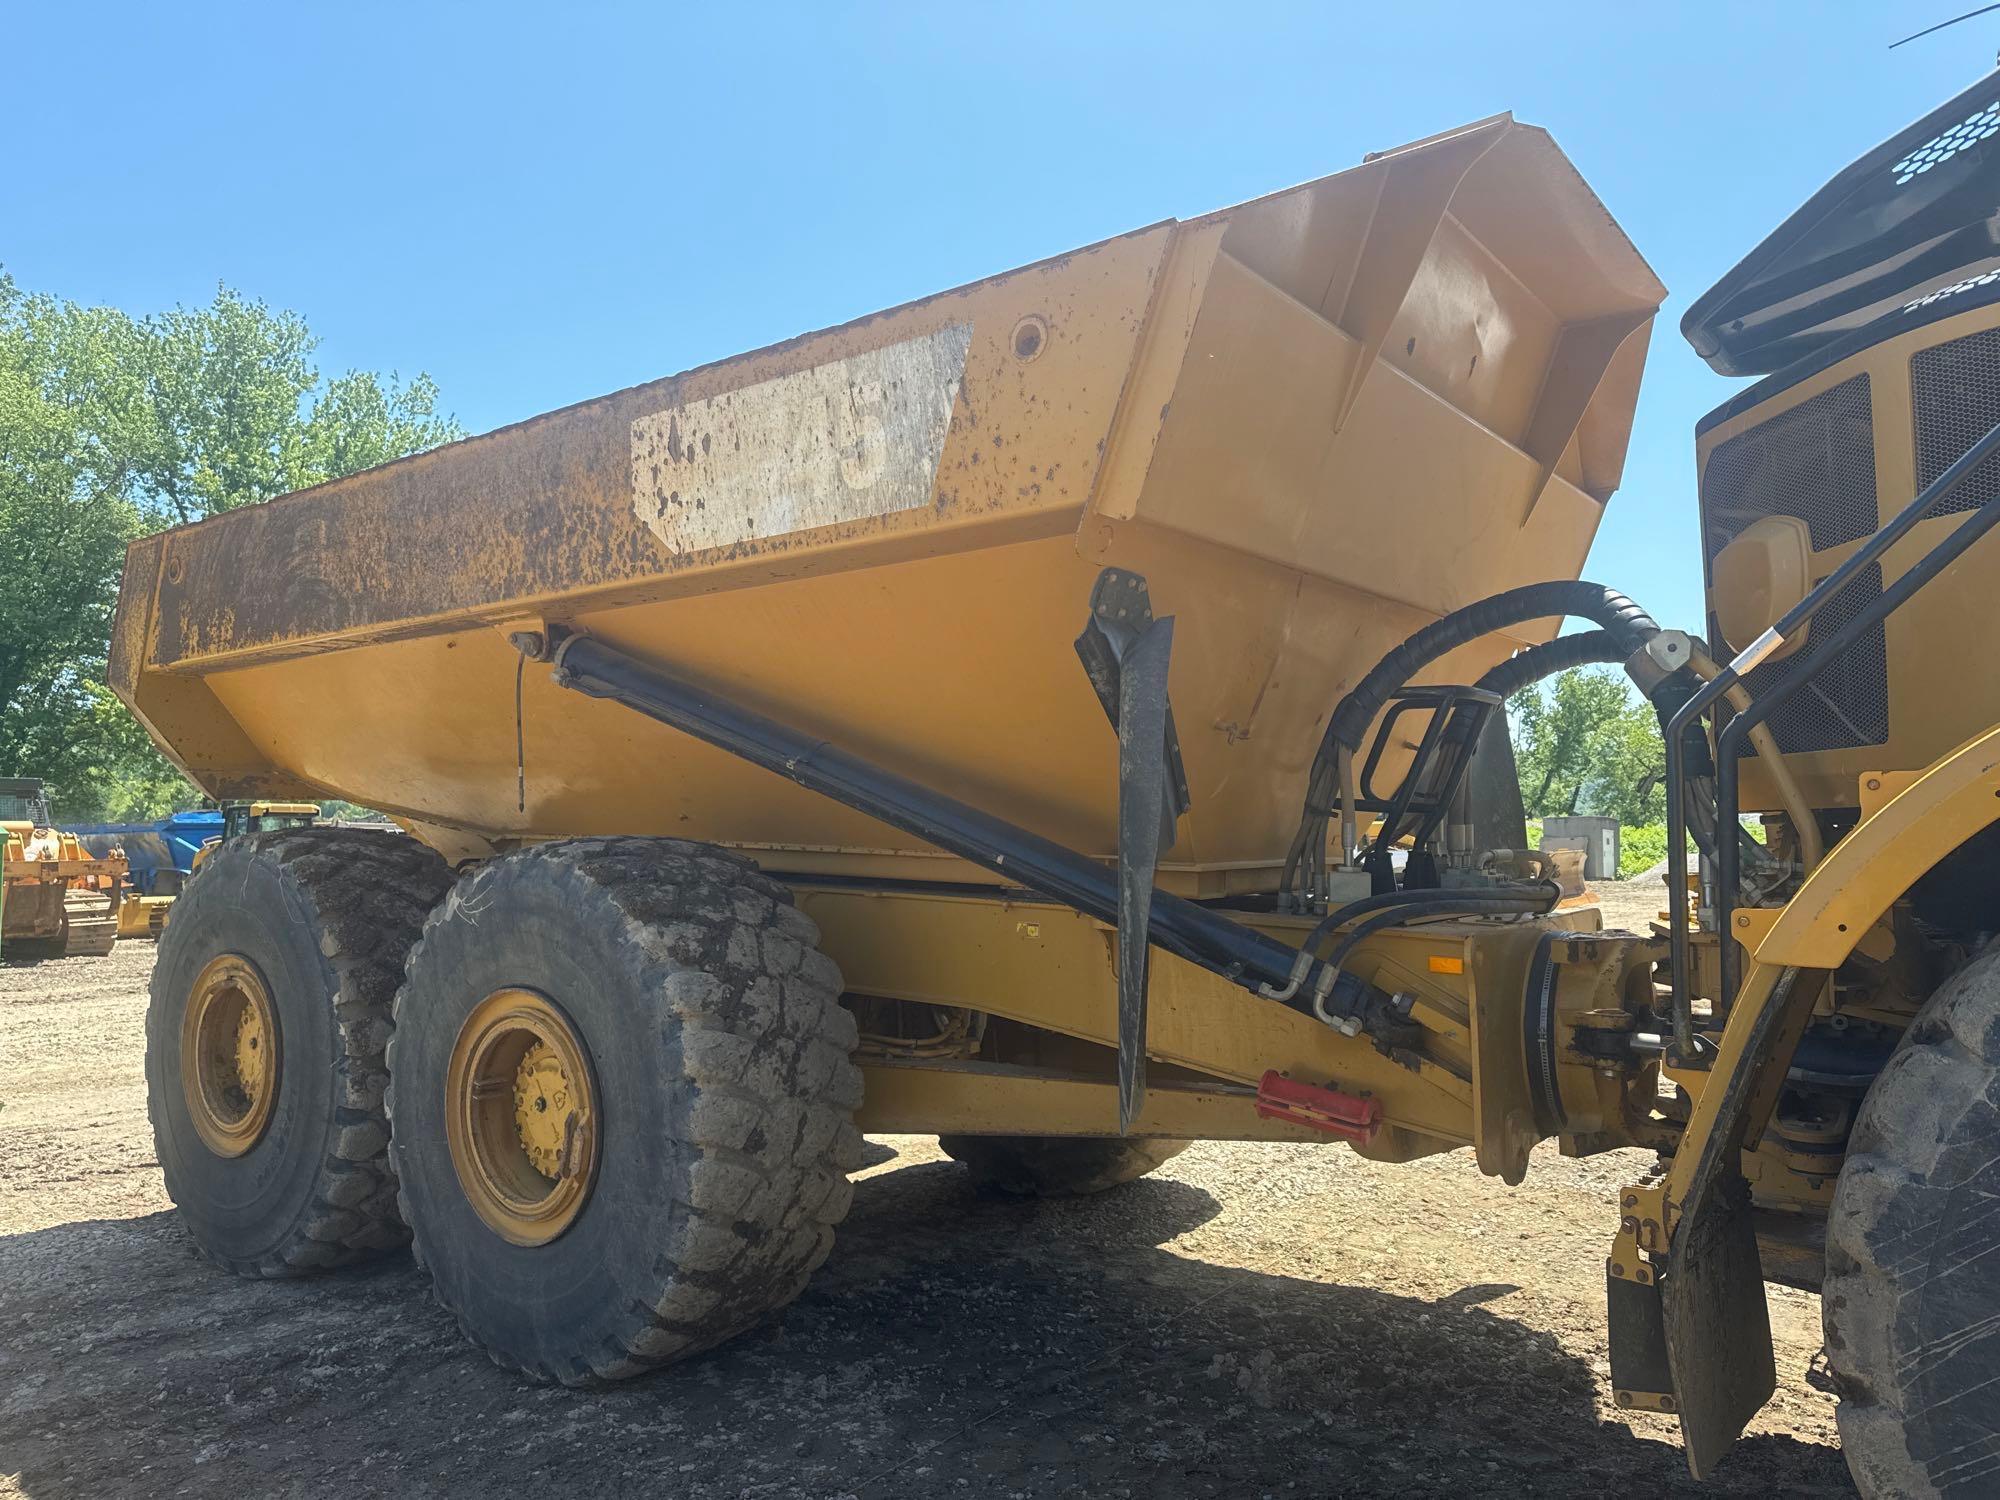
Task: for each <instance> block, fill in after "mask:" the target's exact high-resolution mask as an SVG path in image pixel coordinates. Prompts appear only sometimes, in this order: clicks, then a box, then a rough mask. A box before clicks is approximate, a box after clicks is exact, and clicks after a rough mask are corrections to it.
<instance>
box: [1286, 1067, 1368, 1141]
mask: <svg viewBox="0 0 2000 1500" xmlns="http://www.w3.org/2000/svg"><path fill="white" fill-rule="evenodd" d="M1257 1113H1258V1114H1259V1115H1260V1116H1261V1117H1263V1118H1264V1119H1267V1120H1290V1121H1292V1122H1293V1123H1294V1124H1298V1125H1310V1126H1312V1127H1313V1128H1314V1129H1315V1130H1324V1131H1326V1132H1327V1133H1328V1134H1329V1135H1337V1136H1341V1137H1342V1138H1344V1139H1346V1140H1350V1141H1355V1142H1357V1143H1360V1144H1362V1145H1366V1144H1367V1143H1368V1142H1369V1141H1372V1140H1374V1139H1375V1135H1376V1132H1377V1131H1379V1130H1380V1129H1381V1128H1382V1101H1381V1100H1379V1099H1363V1098H1362V1097H1361V1096H1360V1095H1358V1094H1343V1093H1341V1092H1340V1090H1338V1089H1323V1088H1317V1087H1315V1086H1314V1085H1312V1084H1310V1083H1300V1082H1298V1081H1297V1080H1296V1079H1292V1078H1287V1077H1285V1075H1284V1074H1282V1073H1279V1072H1277V1071H1276V1070H1273V1071H1271V1072H1269V1073H1266V1074H1265V1075H1264V1081H1263V1082H1262V1083H1260V1084H1258V1085H1257Z"/></svg>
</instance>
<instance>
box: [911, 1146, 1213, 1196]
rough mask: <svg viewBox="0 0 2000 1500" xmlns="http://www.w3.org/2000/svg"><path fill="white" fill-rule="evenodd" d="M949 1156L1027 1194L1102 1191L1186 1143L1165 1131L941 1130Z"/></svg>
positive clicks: (983, 1183) (992, 1184)
mask: <svg viewBox="0 0 2000 1500" xmlns="http://www.w3.org/2000/svg"><path fill="white" fill-rule="evenodd" d="M938 1145H939V1147H940V1148H941V1149H942V1150H943V1151H944V1154H945V1155H946V1156H949V1157H951V1158H952V1159H953V1160H954V1161H959V1162H963V1163H964V1164H965V1165H966V1167H967V1169H968V1170H970V1171H971V1173H972V1180H973V1181H974V1182H975V1183H977V1184H978V1185H979V1186H980V1187H982V1188H989V1189H991V1190H992V1191H994V1192H999V1193H1011V1194H1014V1195H1015V1196H1017V1197H1023V1198H1064V1197H1073V1196H1076V1195H1078V1194H1082V1193H1101V1192H1103V1191H1104V1190H1105V1189H1106V1188H1114V1187H1117V1186H1119V1185H1120V1184H1121V1183H1126V1182H1132V1181H1135V1180H1136V1179H1138V1178H1141V1177H1144V1176H1145V1175H1146V1174H1147V1173H1148V1172H1150V1171H1152V1170H1153V1168H1155V1167H1157V1166H1159V1165H1160V1164H1161V1163H1162V1162H1164V1161H1166V1160H1167V1159H1168V1158H1170V1157H1175V1156H1179V1155H1180V1154H1181V1152H1183V1151H1185V1150H1186V1149H1187V1146H1188V1143H1187V1142H1186V1141H1177V1140H1172V1139H1169V1138H1167V1137H1165V1136H1156V1137H1151V1138H1147V1139H1132V1140H1121V1139H1115V1138H1107V1137H1101V1136H1062V1135H941V1136H939V1137H938Z"/></svg>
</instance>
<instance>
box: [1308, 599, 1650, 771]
mask: <svg viewBox="0 0 2000 1500" xmlns="http://www.w3.org/2000/svg"><path fill="white" fill-rule="evenodd" d="M1551 615H1576V616H1579V617H1580V618H1582V619H1586V620H1594V621H1595V622H1596V623H1597V624H1599V625H1600V626H1602V627H1603V628H1604V630H1605V631H1606V633H1607V634H1608V635H1609V636H1610V638H1611V644H1613V645H1615V646H1617V647H1618V648H1619V653H1618V657H1617V659H1618V660H1620V661H1623V660H1624V659H1625V658H1626V657H1628V656H1630V655H1631V654H1632V653H1633V652H1635V651H1637V650H1638V649H1639V648H1640V647H1642V646H1644V645H1645V644H1646V642H1648V641H1650V640H1651V639H1652V638H1653V637H1654V636H1656V635H1658V634H1659V633H1660V627H1659V625H1658V624H1657V623H1655V621H1654V619H1653V617H1652V616H1651V615H1649V614H1647V613H1646V612H1645V611H1644V610H1643V609H1641V608H1639V606H1638V605H1636V604H1634V603H1633V602H1632V601H1631V600H1630V599H1628V598H1626V597H1625V596H1624V595H1623V594H1621V593H1619V592H1618V591H1617V590H1616V589H1608V588H1606V587H1604V585H1603V584H1601V583H1585V582H1584V581H1582V580H1581V579H1557V580H1555V581H1553V582H1549V583H1530V584H1527V585H1525V586H1523V587H1521V588H1518V589H1508V590H1507V591H1506V592H1505V593H1502V594H1494V595H1492V596H1491V597H1490V598H1486V599H1481V600H1480V601H1478V602H1477V603H1476V604H1468V605H1466V606H1465V607H1464V608H1463V609H1455V610H1453V611H1452V612H1451V613H1450V614H1448V615H1446V616H1445V617H1444V618H1443V619H1441V620H1437V621H1434V622H1432V623H1431V624H1429V625H1426V626H1425V627H1424V628H1423V629H1422V630H1419V631H1418V632H1417V633H1416V634H1415V635H1413V636H1411V637H1410V638H1409V639H1408V640H1406V641H1404V642H1403V644H1402V645H1400V646H1398V647H1396V648H1395V650H1393V651H1391V652H1390V653H1389V654H1388V655H1387V656H1385V657H1383V658H1382V659H1381V660H1380V661H1379V662H1377V663H1376V664H1375V666H1374V669H1373V670H1372V671H1370V672H1369V674H1368V675H1367V676H1366V677H1364V678H1362V679H1361V681H1359V682H1358V683H1356V684H1355V685H1354V687H1353V689H1352V690H1351V691H1350V692H1349V693H1348V694H1347V696H1346V697H1345V698H1342V699H1341V700H1340V706H1339V707H1338V708H1336V709H1334V711H1333V717H1332V718H1331V719H1329V720H1328V721H1327V725H1326V737H1325V748H1327V749H1328V750H1329V751H1330V749H1331V747H1332V746H1334V745H1345V746H1346V747H1347V748H1348V749H1349V750H1359V749H1360V748H1361V737H1362V736H1363V735H1365V734H1366V733H1367V732H1368V726H1369V725H1370V724H1372V723H1374V722H1375V715H1377V714H1378V713H1380V712H1381V711H1382V705H1383V704H1385V703H1387V702H1388V701H1389V698H1390V696H1391V695H1392V694H1394V693H1395V691H1396V689H1398V688H1400V687H1401V686H1402V685H1403V684H1404V683H1406V682H1408V681H1409V680H1410V679H1411V678H1412V677H1414V676H1415V675H1416V674H1417V673H1418V672H1420V671H1422V670H1423V669H1424V668H1425V667H1427V666H1429V665H1430V664H1431V663H1432V662H1434V661H1436V660H1437V659H1438V658H1439V657H1440V656H1443V655H1445V654H1446V653H1447V652H1449V651H1455V650H1457V649H1458V648H1459V647H1460V646H1464V645H1469V644H1470V643H1471V642H1473V641H1476V640H1478V639H1479V638H1480V637H1481V636H1484V635H1491V634H1492V633H1493V632H1494V631H1496V630H1505V629H1506V628H1507V627H1508V626H1510V625H1521V624H1525V623H1526V622H1527V621H1529V620H1542V619H1547V618H1548V617H1549V616H1551Z"/></svg>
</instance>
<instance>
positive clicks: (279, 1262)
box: [146, 828, 451, 1276]
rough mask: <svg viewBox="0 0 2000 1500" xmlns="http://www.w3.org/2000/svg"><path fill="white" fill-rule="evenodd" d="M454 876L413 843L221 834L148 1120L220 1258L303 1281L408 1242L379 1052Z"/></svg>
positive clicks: (156, 1000) (213, 1254) (292, 831)
mask: <svg viewBox="0 0 2000 1500" xmlns="http://www.w3.org/2000/svg"><path fill="white" fill-rule="evenodd" d="M450 883H451V872H450V871H449V870H448V869H446V868H445V864H444V861H443V860H441V859H439V858H438V856H437V855H436V854H434V853H433V852H432V851H431V850H429V849H427V848H425V847H424V846H423V845H422V844H419V843H417V842H416V841H415V840H414V839H410V838H406V837H404V836H402V835H401V834H390V833H378V832H375V831H373V830H369V829H354V828H288V829H283V830H280V831H277V832H272V833H260V834H253V835H251V836H249V837H247V838H242V839H237V840H232V841H231V842H230V843H228V844H226V845H224V846H223V847H221V848H220V849H218V850H217V851H216V852H215V853H214V855H213V856H212V857H211V858H209V859H208V860H206V861H204V863H203V867H202V874H201V878H200V879H198V880H194V881H191V882H189V884H188V887H187V890H186V892H185V893H184V894H183V895H182V896H181V897H180V898H179V899H178V900H177V901H176V902H175V903H174V917H173V921H172V922H170V923H169V924H168V925H167V929H166V931H165V932H164V933H163V934H162V935H161V937H160V948H159V954H158V957H157V959H156V960H155V962H154V966H153V979H152V992H151V1001H150V1003H149V1005H148V1006H147V1009H146V1086H147V1111H148V1113H149V1114H150V1115H151V1117H152V1123H153V1141H154V1146H155V1149H156V1150H157V1152H158V1154H159V1159H160V1169H161V1171H162V1172H163V1173H164V1175H165V1177H166V1185H167V1195H168V1196H169V1197H170V1198H172V1199H173V1200H174V1203H175V1204H176V1206H177V1207H178V1208H179V1209H180V1215H181V1221H182V1223H184V1224H185V1225H186V1226H187V1229H188V1232H189V1233H190V1234H192V1235H193V1236H194V1240H195V1243H196V1244H197V1245H199V1246H200V1247H201V1249H202V1251H203V1252H204V1253H205V1254H206V1255H207V1256H208V1257H209V1258H210V1259H211V1260H214V1261H216V1262H218V1263H219V1264H221V1265H224V1266H226V1267H228V1268H229V1269H230V1270H232V1271H235V1272H236V1273H238V1274H239V1275H243V1276H296V1275H300V1274H303V1273H306V1272H309V1271H318V1270H324V1269H326V1268H327V1267H330V1266H336V1265H341V1264H343V1263H345V1262H347V1261H351V1260H355V1259H358V1258H360V1257H362V1256H364V1255H367V1254H369V1253H371V1252H374V1251H377V1250H382V1249H387V1248H390V1247H393V1246H396V1245H400V1244H403V1243H404V1242H405V1241H406V1240H407V1239H408V1238H409V1235H408V1231H407V1230H405V1229H404V1227H403V1223H402V1220H401V1219H400V1218H399V1217H398V1216H397V1213H396V1191H395V1182H394V1180H393V1179H392V1178H391V1176H390V1175H389V1162H388V1154H387V1152H388V1143H389V1124H388V1118H387V1116H386V1115H385V1114H384V1112H383V1107H382V1090H383V1087H384V1085H385V1084H386V1083H387V1075H386V1073H385V1071H384V1067H383V1048H384V1045H385V1044H386V1043H387V1041H388V1037H389V1024H390V1023H389V1006H390V1002H391V1000H392V999H393V997H394V995H395V990H396V984H397V981H398V980H399V979H400V978H401V975H402V968H403V960H404V958H405V956H406V955H407V954H408V953H409V950H410V947H411V945H412V944H414V943H415V942H416V940H417V934H418V932H419V931H420V930H421V928H422V925H423V920H424V914H425V912H427V911H428V910H429V908H430V907H431V906H432V905H433V904H434V903H435V902H436V901H437V900H438V899H439V898H441V897H442V896H443V894H444V892H445V889H446V887H447V886H449V885H450Z"/></svg>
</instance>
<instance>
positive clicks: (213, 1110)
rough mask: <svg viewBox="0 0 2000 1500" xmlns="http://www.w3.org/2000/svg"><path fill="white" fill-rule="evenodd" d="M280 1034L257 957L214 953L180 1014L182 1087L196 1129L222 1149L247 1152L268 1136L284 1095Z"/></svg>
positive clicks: (218, 1152)
mask: <svg viewBox="0 0 2000 1500" xmlns="http://www.w3.org/2000/svg"><path fill="white" fill-rule="evenodd" d="M280 1041H281V1038H280V1037H279V1035H278V1017H277V1013H276V1012H275V1011H274V1010H273V1009H272V1008H271V992H270V990H269V989H268V988H267V987H266V986H265V984H264V976H263V975H261V974H259V973H258V972H257V967H256V965H254V964H253V963H251V962H250V960H249V959H247V958H244V957H243V956H242V955H241V954H237V953H224V954H222V955H221V956H220V957H217V958H212V959H210V960H209V961H208V963H207V965H206V966H205V967H203V969H202V971H201V972H200V973H199V974H197V975H196V976H195V980H194V988H193V989H192V990H190V991H189V993H188V1003H187V1009H186V1010H185V1011H183V1012H182V1014H181V1092H182V1094H183V1095H185V1096H186V1099H187V1109H188V1117H189V1118H190V1119H191V1120H192V1121H193V1122H194V1129H195V1134H196V1135H198V1136H200V1137H201V1140H202V1144H203V1145H205V1146H207V1147H208V1149H209V1150H211V1151H213V1152H214V1153H215V1154H216V1155H217V1156H241V1155H243V1154H244V1153H245V1152H246V1151H248V1150H249V1149H250V1148H251V1147H252V1146H254V1145H256V1144H257V1142H258V1141H259V1140H261V1139H262V1138H263V1135H264V1130H265V1128H266V1127H267V1126H268V1125H269V1124H270V1123H271V1108H272V1106H273V1105H274V1104H275V1103H276V1102H277V1098H278V1077H279V1071H280V1065H281V1063H282V1061H283V1050H282V1048H281V1046H280Z"/></svg>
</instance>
